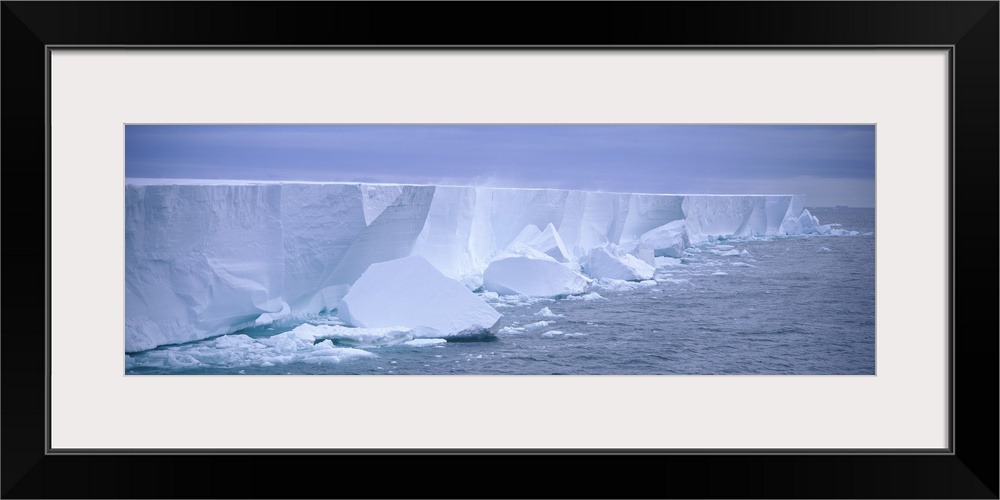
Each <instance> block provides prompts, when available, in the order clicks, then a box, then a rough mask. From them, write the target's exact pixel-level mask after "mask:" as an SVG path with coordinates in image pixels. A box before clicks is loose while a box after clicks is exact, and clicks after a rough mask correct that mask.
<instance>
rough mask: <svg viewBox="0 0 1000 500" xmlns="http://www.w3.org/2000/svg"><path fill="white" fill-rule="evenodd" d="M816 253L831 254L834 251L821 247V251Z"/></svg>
mask: <svg viewBox="0 0 1000 500" xmlns="http://www.w3.org/2000/svg"><path fill="white" fill-rule="evenodd" d="M816 251H817V252H819V253H830V252H832V251H833V250H830V249H829V248H827V247H819V250H816Z"/></svg>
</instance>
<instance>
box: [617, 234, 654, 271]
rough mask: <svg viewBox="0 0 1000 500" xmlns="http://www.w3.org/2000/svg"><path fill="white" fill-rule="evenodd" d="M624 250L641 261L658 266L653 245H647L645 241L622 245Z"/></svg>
mask: <svg viewBox="0 0 1000 500" xmlns="http://www.w3.org/2000/svg"><path fill="white" fill-rule="evenodd" d="M620 246H621V247H622V250H625V251H626V252H628V253H629V254H630V255H634V256H635V257H636V258H638V259H639V260H641V261H643V262H645V263H646V264H649V265H651V266H654V267H655V266H656V255H655V253H654V250H653V247H652V245H650V244H649V243H646V242H645V241H640V240H634V241H629V242H626V243H622V244H621V245H620Z"/></svg>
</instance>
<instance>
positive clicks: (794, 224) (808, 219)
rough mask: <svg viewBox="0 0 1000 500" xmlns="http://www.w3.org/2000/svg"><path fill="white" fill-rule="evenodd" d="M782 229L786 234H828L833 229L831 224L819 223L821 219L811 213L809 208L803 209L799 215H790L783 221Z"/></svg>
mask: <svg viewBox="0 0 1000 500" xmlns="http://www.w3.org/2000/svg"><path fill="white" fill-rule="evenodd" d="M781 229H782V231H783V232H784V233H785V234H789V235H797V234H828V233H830V231H831V227H830V226H829V225H823V224H820V223H819V219H817V218H816V217H815V216H813V215H812V214H811V213H809V210H808V209H803V210H802V213H801V214H800V215H799V216H798V217H794V216H792V215H789V216H788V217H786V218H785V220H784V221H783V222H782V223H781Z"/></svg>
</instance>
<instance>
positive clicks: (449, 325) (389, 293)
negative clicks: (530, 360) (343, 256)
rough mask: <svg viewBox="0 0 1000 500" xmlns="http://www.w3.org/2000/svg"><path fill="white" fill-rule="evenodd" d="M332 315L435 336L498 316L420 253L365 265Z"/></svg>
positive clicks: (475, 328)
mask: <svg viewBox="0 0 1000 500" xmlns="http://www.w3.org/2000/svg"><path fill="white" fill-rule="evenodd" d="M556 265H558V264H556ZM338 316H339V317H340V319H342V320H344V321H346V322H347V323H348V324H351V325H354V326H360V327H369V328H379V327H382V328H384V327H395V326H403V327H407V328H411V329H413V330H414V335H415V336H418V337H433V338H436V337H451V336H461V335H479V334H482V333H484V332H490V331H493V329H494V327H496V325H497V323H498V321H499V320H500V316H501V315H500V313H498V312H496V310H494V309H493V308H492V307H490V306H489V305H487V304H486V303H484V302H483V301H482V300H480V299H478V298H477V297H476V295H475V294H474V293H472V292H471V291H469V289H468V288H466V287H465V286H463V285H462V284H461V283H459V282H458V281H456V280H453V279H451V278H448V277H446V276H445V275H443V274H441V272H440V271H438V270H437V269H436V268H435V267H434V266H432V265H431V264H430V263H429V262H427V260H426V259H424V258H423V257H420V256H410V257H404V258H402V259H396V260H391V261H388V262H380V263H376V264H372V265H371V266H369V267H368V269H367V270H366V271H365V272H364V273H363V274H362V275H361V277H360V278H359V279H358V281H357V282H355V283H354V285H353V286H352V287H351V291H350V292H348V293H347V295H346V296H344V299H343V300H342V301H341V302H340V307H339V308H338Z"/></svg>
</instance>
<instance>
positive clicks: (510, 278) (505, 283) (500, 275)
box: [483, 243, 590, 298]
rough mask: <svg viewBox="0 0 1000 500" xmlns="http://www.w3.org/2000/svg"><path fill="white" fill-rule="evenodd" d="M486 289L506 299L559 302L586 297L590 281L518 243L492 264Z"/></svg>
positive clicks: (486, 276)
mask: <svg viewBox="0 0 1000 500" xmlns="http://www.w3.org/2000/svg"><path fill="white" fill-rule="evenodd" d="M483 286H484V287H485V288H486V289H487V290H490V291H494V292H497V293H500V294H504V295H526V296H528V297H548V298H557V297H562V296H566V295H576V294H581V293H585V292H586V291H587V290H588V289H589V288H590V280H589V279H587V278H586V277H585V276H582V275H580V274H579V273H577V272H575V271H573V270H571V269H569V268H568V267H566V266H564V265H562V264H560V263H559V262H557V261H556V260H555V259H553V258H552V257H550V256H548V255H546V254H544V253H542V252H539V251H538V250H535V249H533V248H530V247H527V246H525V245H523V244H520V243H515V244H514V245H512V246H511V249H510V250H509V251H508V252H506V253H504V254H502V255H501V256H500V257H498V258H497V259H496V260H494V261H493V262H490V265H489V266H488V267H487V268H486V271H485V272H484V273H483Z"/></svg>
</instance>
